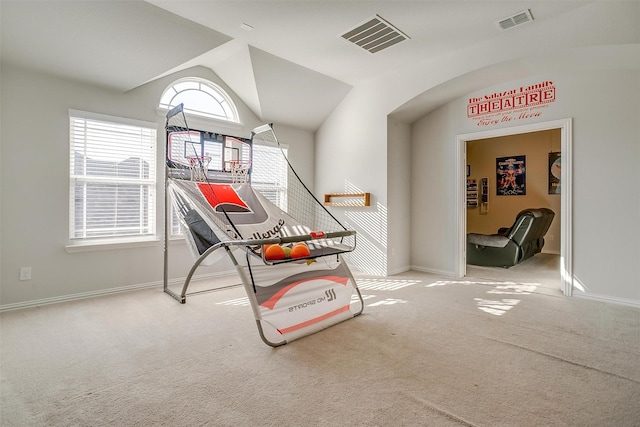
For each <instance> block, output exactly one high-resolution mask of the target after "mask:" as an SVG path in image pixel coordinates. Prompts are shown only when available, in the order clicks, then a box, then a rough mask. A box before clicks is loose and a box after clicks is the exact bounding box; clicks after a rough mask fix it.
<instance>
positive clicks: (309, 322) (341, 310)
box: [278, 305, 349, 334]
mask: <svg viewBox="0 0 640 427" xmlns="http://www.w3.org/2000/svg"><path fill="white" fill-rule="evenodd" d="M347 310H349V306H348V305H345V306H344V307H340V308H339V309H337V310H333V311H330V312H329V313H327V314H323V315H322V316H319V317H316V318H315V319H310V320H307V321H306V322H302V323H298V324H297V325H293V326H289V327H288V328H284V329H278V332H280V333H281V334H288V333H289V332H293V331H297V330H298V329H302V328H306V327H307V326H311V325H313V324H316V323H318V322H322V321H323V320H325V319H328V318H330V317H333V316H335V315H336V314H340V313H344V312H345V311H347Z"/></svg>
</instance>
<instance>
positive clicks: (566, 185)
mask: <svg viewBox="0 0 640 427" xmlns="http://www.w3.org/2000/svg"><path fill="white" fill-rule="evenodd" d="M549 129H560V147H561V148H560V149H561V151H562V168H561V175H560V188H561V189H562V191H561V194H560V211H561V212H560V278H561V281H562V282H561V283H562V292H563V293H564V294H565V295H566V296H571V295H572V292H573V264H572V259H573V257H572V253H573V251H572V246H573V239H572V229H573V225H572V218H573V216H572V214H571V210H572V194H571V192H572V182H571V177H572V176H573V173H572V167H573V165H572V154H571V146H572V144H573V142H572V134H571V118H567V119H561V120H553V121H549V122H542V123H532V124H528V125H522V126H516V127H509V128H502V129H494V130H487V131H482V132H474V133H466V134H461V135H458V136H457V137H456V150H457V158H458V162H457V165H456V176H457V182H456V188H457V189H458V201H457V218H458V233H457V234H458V239H457V245H458V248H457V249H458V250H457V253H458V257H457V259H458V265H457V271H456V275H457V276H458V277H464V276H465V275H466V274H467V200H466V199H467V189H466V175H467V166H466V165H467V141H473V140H476V139H485V138H496V137H500V136H506V135H516V134H521V133H529V132H537V131H542V130H549Z"/></svg>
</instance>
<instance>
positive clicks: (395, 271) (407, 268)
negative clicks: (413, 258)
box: [387, 265, 411, 276]
mask: <svg viewBox="0 0 640 427" xmlns="http://www.w3.org/2000/svg"><path fill="white" fill-rule="evenodd" d="M406 271H411V266H410V265H405V266H403V267H398V268H394V269H393V270H388V271H387V275H388V276H393V275H395V274H400V273H404V272H406Z"/></svg>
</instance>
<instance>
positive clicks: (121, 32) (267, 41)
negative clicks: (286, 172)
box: [0, 0, 640, 131]
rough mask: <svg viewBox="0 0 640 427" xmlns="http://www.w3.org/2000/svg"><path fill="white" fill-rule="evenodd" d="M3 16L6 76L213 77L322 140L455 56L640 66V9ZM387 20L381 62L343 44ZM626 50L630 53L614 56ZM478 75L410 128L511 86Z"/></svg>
mask: <svg viewBox="0 0 640 427" xmlns="http://www.w3.org/2000/svg"><path fill="white" fill-rule="evenodd" d="M0 5H1V9H0V13H1V14H0V17H1V36H2V39H1V43H2V45H1V51H0V55H1V56H0V58H1V59H2V61H3V62H6V63H11V64H14V65H16V66H20V67H25V68H33V69H36V70H40V71H44V72H47V73H51V74H54V75H58V76H62V77H65V78H69V79H74V80H78V81H83V82H88V83H91V84H96V85H101V86H105V87H108V88H110V89H113V90H118V91H122V92H125V91H128V90H131V89H134V88H136V87H138V86H140V85H143V84H145V83H147V82H149V81H153V80H155V79H157V78H159V77H162V76H165V75H168V74H170V73H173V72H176V71H179V70H183V69H186V68H189V67H193V66H197V65H200V66H204V67H209V68H210V69H211V70H213V71H214V72H215V73H216V74H217V75H218V76H220V78H222V79H223V80H224V81H225V83H226V84H227V85H228V86H229V87H230V88H231V89H232V90H233V91H234V92H235V93H236V94H237V95H238V96H239V97H240V98H241V99H242V100H243V101H244V102H245V104H246V105H247V106H249V108H251V109H252V110H253V112H254V113H255V114H256V115H257V116H258V117H259V118H260V119H262V120H265V121H275V122H280V123H286V124H289V125H291V126H295V127H299V128H302V129H308V130H311V131H314V130H316V129H318V128H319V126H320V125H321V124H322V122H323V121H324V120H325V119H326V117H327V116H328V115H329V114H330V112H331V111H332V110H333V109H334V108H335V107H336V106H337V105H338V104H339V103H340V102H341V101H342V100H343V99H344V97H345V96H346V95H347V93H349V91H350V90H351V89H352V88H353V87H356V86H358V85H362V84H367V82H371V81H375V80H376V79H380V78H384V77H385V76H390V75H394V74H395V73H398V71H401V70H403V69H406V68H410V67H412V66H413V65H414V64H416V63H423V64H424V63H426V64H434V68H433V69H434V72H438V73H445V74H446V72H447V70H446V69H438V64H439V63H442V64H445V63H451V61H452V58H456V55H458V56H459V58H457V61H458V62H463V63H464V60H465V55H466V56H468V55H469V52H474V51H475V53H480V54H481V53H482V50H483V49H486V46H490V45H500V46H508V47H509V48H510V49H512V50H513V51H517V52H519V53H518V55H516V56H515V57H513V58H512V62H513V64H516V67H515V69H517V68H518V65H519V66H520V67H521V68H522V69H523V72H525V71H528V72H530V68H531V66H532V65H533V62H532V61H533V60H532V58H529V57H528V55H527V51H528V49H529V48H532V47H534V46H540V45H544V46H549V50H552V52H549V53H550V54H549V55H548V56H546V57H544V58H541V57H537V58H535V61H536V67H539V68H540V69H544V65H545V64H544V62H545V61H562V60H563V58H570V57H571V56H572V55H574V56H575V55H576V54H575V53H568V52H567V50H566V49H567V48H571V49H580V48H582V49H584V48H589V47H591V48H593V47H597V48H598V49H592V50H585V51H584V52H585V53H584V55H594V54H596V53H597V54H598V55H601V56H602V59H603V60H607V58H609V59H608V60H610V61H614V60H615V61H618V60H625V61H627V62H628V63H629V64H630V65H629V66H633V67H638V66H639V65H638V64H640V51H639V50H638V49H637V46H638V45H639V44H640V29H639V28H640V26H639V25H638V22H640V2H637V1H615V2H593V1H571V2H569V1H544V0H531V1H525V0H514V1H482V0H475V1H400V0H391V1H293V0H291V1H281V0H279V1H243V0H233V1H202V0H198V1H189V0H182V1H178V0H169V1H165V0H148V1H97V0H87V1H61V0H49V1H25V0H2V1H1V2H0ZM525 10H529V11H530V12H531V15H532V17H533V21H531V22H528V23H525V24H523V25H521V26H516V27H514V28H511V29H508V30H503V31H501V30H500V29H498V26H497V24H496V22H497V21H500V20H502V19H503V18H506V17H509V16H512V15H516V14H518V13H519V12H522V11H525ZM376 16H378V17H381V18H383V19H384V21H386V22H387V23H390V24H391V25H392V26H394V27H395V28H396V29H398V30H399V31H400V32H402V33H403V34H404V35H406V36H407V40H404V41H402V42H400V43H397V44H395V45H393V46H390V47H388V48H386V49H383V50H381V51H379V52H376V53H370V52H368V51H366V50H364V49H363V48H361V47H359V46H357V45H355V44H353V43H351V42H349V41H347V40H345V39H344V38H343V37H341V35H342V34H344V33H346V32H347V31H348V30H351V29H353V28H355V27H358V26H359V25H360V24H362V23H364V22H366V21H368V20H370V19H371V18H373V17H376ZM542 28H544V31H542V30H541V29H542ZM538 29H540V30H538ZM519 32H520V33H519ZM525 32H526V33H525ZM518 34H520V35H522V34H527V35H528V38H525V39H524V40H525V41H524V42H523V38H522V37H514V35H518ZM619 46H627V47H628V46H632V47H633V49H631V50H626V51H625V52H622V53H621V54H619V55H611V54H610V52H611V49H616V48H617V47H619ZM476 47H477V49H476ZM609 48H611V49H609ZM618 52H619V51H618ZM629 52H630V53H629ZM619 53H620V52H619ZM629 56H631V58H629ZM582 59H584V58H582ZM592 59H594V58H592ZM573 60H577V61H579V60H580V58H577V57H576V58H573ZM501 61H502V60H501ZM513 64H512V65H513ZM523 64H526V65H527V66H526V67H525V66H523ZM495 65H496V67H498V66H499V65H500V64H495ZM512 68H513V67H512ZM469 71H470V72H469V73H468V74H465V75H463V76H460V73H459V72H458V73H457V75H456V79H453V80H451V81H450V82H448V83H447V84H442V85H439V86H438V87H434V88H433V89H432V90H429V91H427V92H425V93H421V94H415V95H416V97H415V98H414V99H413V100H412V101H411V102H409V103H407V105H405V106H404V107H403V108H402V109H401V110H402V112H403V117H404V118H405V119H407V120H412V119H415V118H416V117H419V116H420V115H422V114H424V113H426V112H428V111H429V109H431V108H435V107H436V106H437V105H440V104H442V103H444V102H446V101H447V100H449V99H451V98H452V97H454V96H460V94H461V93H462V94H464V93H468V91H472V90H475V89H479V88H483V87H486V86H487V85H489V84H491V83H492V82H493V81H494V80H495V75H496V74H495V73H496V72H498V73H499V72H500V71H499V68H495V69H494V68H493V67H485V68H484V69H482V70H471V69H470V70H469ZM471 71H473V72H471ZM452 78H453V76H452ZM464 91H467V92H464Z"/></svg>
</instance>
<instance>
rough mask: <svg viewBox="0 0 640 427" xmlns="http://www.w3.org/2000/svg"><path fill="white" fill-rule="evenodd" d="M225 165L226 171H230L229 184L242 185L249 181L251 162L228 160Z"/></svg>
mask: <svg viewBox="0 0 640 427" xmlns="http://www.w3.org/2000/svg"><path fill="white" fill-rule="evenodd" d="M225 163H227V170H228V171H231V183H233V184H244V183H245V182H247V181H248V179H249V169H250V168H251V162H243V161H241V160H230V161H227V162H225Z"/></svg>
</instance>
